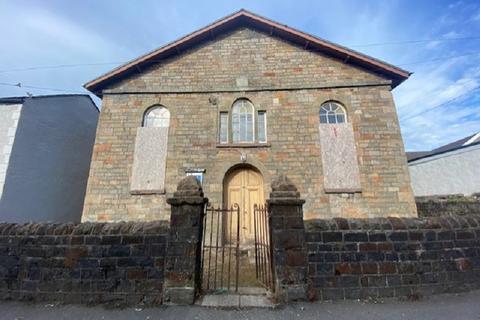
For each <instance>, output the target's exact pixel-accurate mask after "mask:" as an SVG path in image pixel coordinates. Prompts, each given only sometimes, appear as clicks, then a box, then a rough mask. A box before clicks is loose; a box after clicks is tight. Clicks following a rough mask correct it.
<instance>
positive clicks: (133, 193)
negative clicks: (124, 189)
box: [130, 190, 166, 196]
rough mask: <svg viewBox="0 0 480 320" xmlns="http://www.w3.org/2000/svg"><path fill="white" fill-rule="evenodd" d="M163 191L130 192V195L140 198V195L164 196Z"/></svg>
mask: <svg viewBox="0 0 480 320" xmlns="http://www.w3.org/2000/svg"><path fill="white" fill-rule="evenodd" d="M165 193H166V192H165V190H130V195H132V196H140V195H153V194H165Z"/></svg>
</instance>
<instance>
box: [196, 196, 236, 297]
mask: <svg viewBox="0 0 480 320" xmlns="http://www.w3.org/2000/svg"><path fill="white" fill-rule="evenodd" d="M201 259H202V262H201V267H202V272H201V275H202V280H201V284H202V292H203V293H208V292H214V293H221V292H229V291H233V292H238V279H239V270H240V207H239V206H238V204H234V205H233V206H231V207H230V208H221V207H214V206H212V205H211V204H208V205H207V207H206V209H205V215H204V223H203V241H202V258H201Z"/></svg>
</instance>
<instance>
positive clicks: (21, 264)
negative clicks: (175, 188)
mask: <svg viewBox="0 0 480 320" xmlns="http://www.w3.org/2000/svg"><path fill="white" fill-rule="evenodd" d="M167 234H168V223H164V222H149V223H110V224H103V223H83V224H24V225H19V224H6V223H2V224H0V299H3V300H5V299H12V300H24V301H49V302H59V303H82V304H98V303H105V304H112V305H117V306H122V305H134V304H146V305H157V304H160V303H162V296H163V294H162V289H163V282H164V257H165V248H166V241H167Z"/></svg>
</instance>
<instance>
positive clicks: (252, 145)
mask: <svg viewBox="0 0 480 320" xmlns="http://www.w3.org/2000/svg"><path fill="white" fill-rule="evenodd" d="M271 146H272V145H271V144H270V143H217V145H216V147H217V148H270V147H271Z"/></svg>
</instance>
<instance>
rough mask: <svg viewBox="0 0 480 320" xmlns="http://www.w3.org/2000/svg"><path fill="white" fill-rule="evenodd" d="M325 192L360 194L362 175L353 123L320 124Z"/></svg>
mask: <svg viewBox="0 0 480 320" xmlns="http://www.w3.org/2000/svg"><path fill="white" fill-rule="evenodd" d="M320 147H321V150H322V164H323V176H324V188H325V192H338V193H340V192H344V193H348V192H359V191H360V173H359V169H358V162H357V150H356V147H355V139H354V135H353V127H352V124H351V123H346V122H344V123H336V124H324V123H321V124H320Z"/></svg>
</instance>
